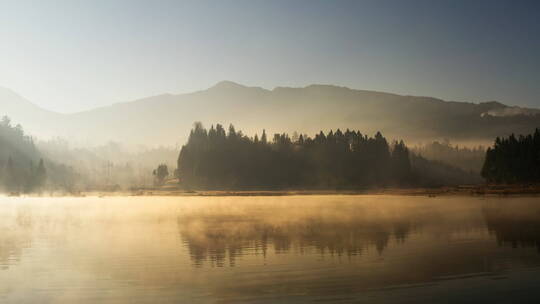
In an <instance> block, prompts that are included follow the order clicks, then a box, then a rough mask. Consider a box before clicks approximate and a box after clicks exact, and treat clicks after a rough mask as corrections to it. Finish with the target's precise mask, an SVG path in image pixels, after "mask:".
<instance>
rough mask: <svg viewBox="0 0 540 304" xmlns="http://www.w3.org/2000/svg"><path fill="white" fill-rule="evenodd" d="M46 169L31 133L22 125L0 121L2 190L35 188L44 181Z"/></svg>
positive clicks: (26, 190)
mask: <svg viewBox="0 0 540 304" xmlns="http://www.w3.org/2000/svg"><path fill="white" fill-rule="evenodd" d="M46 179H47V170H46V168H45V164H44V162H43V159H41V158H40V154H39V152H38V150H37V149H36V147H35V145H34V142H33V140H32V138H31V137H29V136H26V135H25V134H24V131H23V129H22V127H21V126H20V125H16V126H12V125H11V120H10V119H9V118H8V117H6V116H4V117H3V118H2V120H1V121H0V190H3V191H5V192H34V191H39V190H40V189H42V188H43V186H44V185H45V181H46Z"/></svg>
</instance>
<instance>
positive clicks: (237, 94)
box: [0, 81, 540, 144]
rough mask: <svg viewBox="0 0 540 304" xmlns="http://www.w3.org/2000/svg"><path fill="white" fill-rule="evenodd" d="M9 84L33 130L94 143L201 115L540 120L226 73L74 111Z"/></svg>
mask: <svg viewBox="0 0 540 304" xmlns="http://www.w3.org/2000/svg"><path fill="white" fill-rule="evenodd" d="M1 91H6V90H0V106H2V109H5V110H4V111H5V112H6V113H0V114H7V115H8V116H10V117H11V118H12V119H13V121H14V122H16V123H21V124H22V125H24V126H25V128H27V130H28V131H29V133H31V134H33V135H36V136H38V137H43V138H49V137H55V136H61V137H66V138H83V141H84V142H88V143H91V142H95V143H98V142H105V141H110V140H112V141H119V142H129V143H150V144H175V143H179V141H180V142H181V141H183V140H185V138H184V136H185V135H184V134H185V133H186V130H189V129H190V127H191V125H192V123H193V122H194V121H202V122H203V123H205V124H212V123H223V124H228V123H234V124H237V125H238V126H239V127H241V128H242V129H244V130H246V131H247V132H251V133H252V134H253V133H255V132H260V130H262V129H263V128H266V129H267V131H271V132H290V133H292V132H293V131H301V132H305V133H314V132H318V131H320V130H321V129H322V130H326V129H329V128H332V127H334V128H335V127H339V128H343V129H345V128H355V129H361V130H365V132H367V133H374V132H376V131H382V132H383V133H384V134H387V135H388V136H389V137H390V138H403V139H406V140H409V141H411V140H416V139H418V140H429V139H441V138H448V139H453V140H485V141H490V140H492V139H493V138H494V137H495V136H504V135H507V133H508V132H510V133H511V132H513V133H525V132H528V131H530V130H531V129H534V128H533V127H537V126H539V125H540V109H534V108H522V107H516V106H508V105H504V104H502V103H500V102H497V101H486V102H481V103H472V102H460V101H446V100H443V99H439V98H434V97H427V96H413V95H399V94H395V93H386V92H379V91H369V90H357V89H351V88H348V87H342V86H336V85H328V84H312V85H308V86H305V87H283V86H278V87H275V88H274V89H272V90H268V89H264V88H261V87H250V86H245V85H242V84H239V83H236V82H232V81H221V82H218V83H217V84H216V85H214V86H212V87H210V88H208V89H206V90H200V91H195V92H191V93H184V94H170V93H166V94H160V95H155V96H149V97H145V98H141V99H136V100H133V101H127V102H120V103H115V104H112V105H110V106H105V107H99V108H95V109H90V110H86V111H80V112H76V113H70V114H60V113H56V112H52V111H48V110H45V109H42V108H40V107H39V106H37V105H35V104H33V103H31V102H30V101H28V100H26V99H24V98H23V97H21V96H20V95H17V94H16V93H14V92H13V93H14V94H15V95H9V94H7V93H6V94H2V92H1ZM7 91H9V92H12V91H10V90H7ZM6 96H8V97H9V96H11V97H9V98H7V97H6ZM14 96H16V97H17V98H15V97H14ZM16 99H19V100H18V101H19V103H17V100H16ZM7 104H11V105H13V104H15V105H17V104H18V105H19V107H6V106H5V105H7Z"/></svg>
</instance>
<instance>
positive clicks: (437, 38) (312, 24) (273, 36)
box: [0, 0, 540, 113]
mask: <svg viewBox="0 0 540 304" xmlns="http://www.w3.org/2000/svg"><path fill="white" fill-rule="evenodd" d="M538 16H540V1H524V0H516V1H510V0H508V1H498V0H488V1H481V0H478V1H473V0H464V1H459V0H453V1H430V0H425V1H414V0H410V1H398V0H394V1H385V0H374V1H318V0H309V1H301V0H297V1H290V0H287V1H281V0H275V1H270V0H268V1H262V0H246V1H234V0H229V1H220V0H216V1H204V0H196V1H180V0H178V1H165V0H157V1H151V0H148V1H137V0H129V1H119V0H93V1H83V0H80V1H78V0H66V1H54V0H47V1H43V0H38V1H25V0H13V1H6V0H0V86H1V87H6V88H9V89H11V90H13V91H15V92H17V93H19V94H20V95H22V96H24V97H25V98H27V99H29V100H30V101H32V102H33V103H35V104H37V105H39V106H41V107H43V108H45V109H49V110H53V111H58V112H63V113H68V112H76V111H82V110H85V109H91V108H95V107H99V106H106V105H110V104H113V103H117V102H124V101H129V100H134V99H138V98H143V97H147V96H152V95H158V94H163V93H173V94H178V93H187V92H192V91H196V90H202V89H206V88H208V87H210V86H212V85H214V84H215V83H217V82H219V81H222V80H231V81H235V82H238V83H241V84H244V85H248V86H260V87H264V88H268V89H272V88H274V87H276V86H294V87H297V86H306V85H309V84H314V83H315V84H335V85H339V86H347V87H350V88H355V89H366V90H376V91H385V92H393V93H398V94H407V95H422V96H433V97H439V98H442V99H445V100H456V101H470V102H482V101H490V100H498V101H501V102H503V103H506V104H510V105H520V106H532V107H540V98H539V96H540V85H539V83H540V19H539V18H538Z"/></svg>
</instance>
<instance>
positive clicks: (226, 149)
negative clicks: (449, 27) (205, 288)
mask: <svg viewBox="0 0 540 304" xmlns="http://www.w3.org/2000/svg"><path fill="white" fill-rule="evenodd" d="M409 154H410V153H409V150H408V148H407V147H406V146H405V144H404V143H403V141H400V142H393V143H392V144H389V143H388V141H387V139H386V138H384V137H383V135H382V134H381V133H377V134H375V136H373V137H369V136H367V135H364V134H362V133H361V132H360V131H351V130H346V131H345V132H343V131H341V130H339V129H338V130H336V131H335V132H333V131H330V132H328V133H326V134H325V133H323V132H322V131H321V132H320V133H319V134H317V135H315V137H313V138H312V137H309V136H307V135H296V134H295V135H293V137H292V138H291V137H290V136H289V135H287V134H275V135H274V136H273V137H272V138H271V139H268V138H267V134H266V132H265V131H264V130H263V132H262V135H261V136H260V138H259V136H258V135H255V136H254V137H248V136H246V135H244V134H243V133H242V132H241V131H236V130H235V128H234V126H232V125H231V126H230V127H229V129H228V131H225V129H224V128H223V126H222V125H220V124H217V125H216V126H215V127H214V126H212V127H211V128H210V129H209V130H207V129H205V128H204V127H203V125H202V124H201V123H195V126H194V128H193V129H192V130H191V133H190V135H189V139H188V142H187V144H186V145H184V146H183V147H182V149H181V151H180V155H179V157H178V170H177V172H176V173H175V174H176V175H177V177H178V178H179V179H180V182H181V184H182V185H184V186H185V187H187V188H207V189H230V188H244V189H246V188H247V189H249V188H270V189H272V188H300V187H301V188H327V189H347V188H351V189H354V188H361V187H372V186H413V185H415V186H417V185H418V184H419V183H424V184H425V185H440V183H441V181H442V179H441V177H440V176H436V175H437V174H439V171H444V172H446V171H445V170H447V169H446V167H441V166H439V165H436V166H435V167H436V168H435V170H430V169H433V168H432V167H433V166H431V167H430V168H425V167H426V166H430V164H432V163H431V162H430V161H427V160H425V159H424V158H422V157H419V156H414V159H415V162H416V163H419V164H421V166H423V169H424V170H425V171H427V172H429V174H431V175H432V176H421V172H415V170H414V168H412V166H411V155H409ZM426 164H427V165H426ZM453 169H455V168H453ZM456 170H458V171H459V172H462V171H461V170H459V169H456ZM435 171H436V172H435ZM444 172H443V173H442V175H444ZM460 178H461V179H460ZM435 179H437V180H435ZM443 179H444V177H443ZM465 180H466V179H463V176H459V178H458V181H457V183H460V182H463V181H465ZM443 183H444V182H443Z"/></svg>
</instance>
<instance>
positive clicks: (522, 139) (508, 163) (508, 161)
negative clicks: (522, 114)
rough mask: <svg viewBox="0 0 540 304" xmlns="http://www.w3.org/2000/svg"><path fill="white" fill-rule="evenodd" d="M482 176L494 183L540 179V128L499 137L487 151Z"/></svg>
mask: <svg viewBox="0 0 540 304" xmlns="http://www.w3.org/2000/svg"><path fill="white" fill-rule="evenodd" d="M482 176H483V177H484V178H485V179H486V180H487V181H488V182H492V183H529V182H540V130H539V129H536V130H535V132H534V133H533V134H529V135H526V136H525V135H519V136H518V137H516V136H515V135H514V134H512V135H510V136H509V137H507V138H500V137H497V138H496V139H495V144H494V145H493V147H490V148H488V150H487V151H486V160H485V162H484V166H483V168H482Z"/></svg>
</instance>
